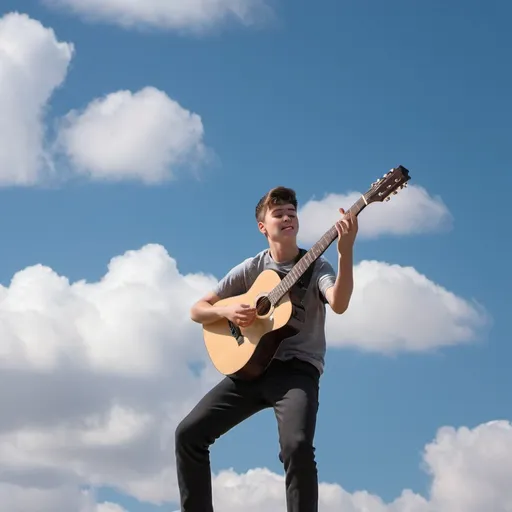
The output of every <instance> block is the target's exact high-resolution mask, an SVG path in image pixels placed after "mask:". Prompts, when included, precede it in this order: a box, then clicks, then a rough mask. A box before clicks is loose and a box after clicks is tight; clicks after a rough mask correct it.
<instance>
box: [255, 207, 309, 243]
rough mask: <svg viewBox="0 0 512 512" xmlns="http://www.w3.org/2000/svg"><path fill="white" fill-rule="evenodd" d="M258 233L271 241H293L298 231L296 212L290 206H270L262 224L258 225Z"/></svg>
mask: <svg viewBox="0 0 512 512" xmlns="http://www.w3.org/2000/svg"><path fill="white" fill-rule="evenodd" d="M258 227H259V229H260V231H261V232H262V233H263V234H264V235H266V236H267V237H268V238H269V240H272V241H284V240H287V239H289V240H293V241H295V238H296V237H297V233H298V231H299V219H298V218H297V211H296V210H295V207H294V206H293V205H292V204H278V205H271V206H270V207H269V208H268V209H267V212H266V213H265V218H264V220H263V222H259V223H258Z"/></svg>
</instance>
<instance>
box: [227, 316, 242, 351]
mask: <svg viewBox="0 0 512 512" xmlns="http://www.w3.org/2000/svg"><path fill="white" fill-rule="evenodd" d="M228 324H229V330H230V331H231V336H233V338H235V340H236V341H237V343H238V346H240V345H241V344H242V343H243V342H244V335H243V334H242V331H241V330H240V327H238V326H236V325H235V324H234V323H233V322H232V321H231V320H228Z"/></svg>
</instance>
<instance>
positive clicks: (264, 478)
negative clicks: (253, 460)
mask: <svg viewBox="0 0 512 512" xmlns="http://www.w3.org/2000/svg"><path fill="white" fill-rule="evenodd" d="M424 465H425V467H426V469H427V471H428V473H429V474H430V475H431V477H432V484H431V489H430V492H429V495H428V496H426V497H424V496H421V495H419V494H417V493H414V492H412V491H411V490H409V489H404V490H403V491H402V493H401V494H400V496H398V497H397V498H396V499H394V500H393V501H392V502H389V503H386V502H385V501H383V500H382V499H381V498H380V497H379V496H376V495H374V494H371V493H368V492H367V491H356V492H354V493H349V492H347V491H345V490H344V489H343V488H342V486H340V485H338V484H333V483H331V484H329V483H321V484H320V493H319V494H320V497H319V502H320V504H319V510H320V511H322V512H339V511H343V512H489V511H491V510H492V512H509V511H510V510H512V488H511V487H510V483H509V482H510V479H511V478H512V424H511V423H509V422H507V421H496V422H489V423H484V424H481V425H478V426H477V427H475V428H473V429H469V428H467V427H461V428H459V429H455V428H453V427H443V428H441V429H439V431H438V433H437V436H436V438H435V439H434V440H433V441H432V442H431V443H429V444H428V445H427V446H426V447H425V451H424ZM213 484H214V500H215V505H216V508H215V510H218V512H237V511H239V510H240V509H241V508H242V507H243V510H244V511H245V512H259V511H260V510H265V511H267V512H280V511H281V510H284V509H285V508H286V507H285V496H284V478H283V476H282V475H277V474H275V473H273V472H271V471H269V470H267V469H264V468H263V469H261V468H259V469H253V470H250V471H248V472H247V473H244V474H237V473H236V472H234V471H232V470H227V471H223V472H221V473H220V474H219V475H216V476H215V477H214V481H213Z"/></svg>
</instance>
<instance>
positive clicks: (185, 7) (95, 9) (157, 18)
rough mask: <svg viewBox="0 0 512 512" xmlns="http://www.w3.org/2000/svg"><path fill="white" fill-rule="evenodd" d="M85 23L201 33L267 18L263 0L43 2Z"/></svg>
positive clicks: (91, 0) (75, 0)
mask: <svg viewBox="0 0 512 512" xmlns="http://www.w3.org/2000/svg"><path fill="white" fill-rule="evenodd" d="M44 1H45V3H46V4H48V5H51V6H55V7H63V8H67V9H69V10H71V11H72V12H74V13H76V14H79V15H82V16H84V17H85V18H86V19H88V20H102V21H106V22H109V23H115V24H117V25H121V26H123V27H126V28H132V27H133V26H138V25H142V26H152V27H157V28H161V29H172V30H180V31H182V30H187V31H204V30H206V29H210V28H211V27H213V26H215V25H218V24H220V23H222V22H224V21H226V20H228V19H233V20H236V21H238V22H240V23H243V24H244V25H249V24H252V23H254V22H256V21H258V20H260V19H266V18H268V16H269V15H270V14H271V11H270V8H269V6H268V5H267V3H266V2H265V1H264V0H207V1H204V0H131V1H130V2H126V1H124V0H44Z"/></svg>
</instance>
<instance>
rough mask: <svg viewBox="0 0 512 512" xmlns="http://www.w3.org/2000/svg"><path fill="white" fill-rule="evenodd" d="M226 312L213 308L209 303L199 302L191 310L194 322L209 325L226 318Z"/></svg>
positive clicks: (223, 309) (217, 307)
mask: <svg viewBox="0 0 512 512" xmlns="http://www.w3.org/2000/svg"><path fill="white" fill-rule="evenodd" d="M225 312H226V308H223V307H221V306H213V305H212V304H210V303H209V302H207V301H199V302H196V304H194V306H193V307H192V309H191V310H190V318H191V320H193V321H194V322H197V323H199V324H203V325H207V324H211V323H213V322H216V321H217V320H220V319H221V318H224V314H225Z"/></svg>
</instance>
